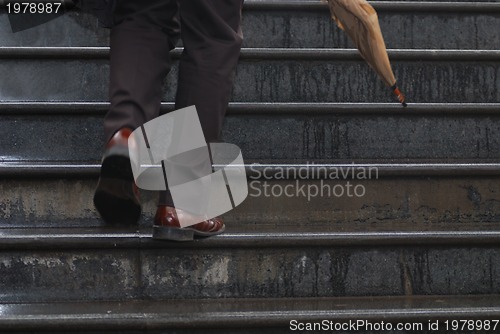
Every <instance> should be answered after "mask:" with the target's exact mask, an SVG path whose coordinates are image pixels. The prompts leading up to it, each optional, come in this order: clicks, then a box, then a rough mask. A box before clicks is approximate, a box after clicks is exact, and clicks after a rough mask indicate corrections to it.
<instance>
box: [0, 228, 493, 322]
mask: <svg viewBox="0 0 500 334" xmlns="http://www.w3.org/2000/svg"><path fill="white" fill-rule="evenodd" d="M0 240H1V241H2V243H1V245H2V246H1V250H0V269H1V271H2V276H1V277H0V287H1V291H2V303H32V302H33V303H34V302H37V303H40V302H42V303H43V302H56V301H106V300H120V301H125V300H134V299H145V300H162V299H198V298H285V297H316V298H318V297H367V296H405V295H406V296H415V295H436V296H437V295H456V296H459V295H462V296H465V295H474V294H478V295H488V294H500V279H499V277H500V276H499V271H500V267H499V265H498V261H496V259H498V256H500V248H499V247H498V245H499V240H500V230H499V229H498V224H497V225H494V224H484V225H483V226H481V227H478V226H476V228H475V229H464V230H439V229H438V230H436V229H427V230H418V231H417V230H414V229H412V230H398V229H393V230H385V229H383V228H380V227H378V226H376V225H372V226H371V227H367V228H366V229H365V230H364V231H362V232H360V231H356V230H348V229H339V228H337V227H336V226H330V228H323V227H322V228H312V227H302V228H301V227H290V226H267V227H259V228H256V227H255V226H254V227H247V228H243V227H239V228H236V227H231V226H230V225H228V231H227V233H226V234H223V235H221V236H217V237H213V238H210V239H206V240H199V241H194V242H190V243H174V242H160V241H153V240H152V239H150V230H149V229H147V230H145V231H144V230H134V229H130V230H123V229H122V230H117V229H114V230H113V229H84V230H82V229H24V230H20V229H5V230H4V229H2V230H0ZM457 273H460V275H457ZM485 297H486V296H485ZM458 305H460V304H457V306H458ZM462 306H463V305H462ZM0 318H1V319H3V320H0V326H2V323H1V321H4V320H5V319H6V313H5V312H3V313H2V317H0ZM2 328H5V327H2Z"/></svg>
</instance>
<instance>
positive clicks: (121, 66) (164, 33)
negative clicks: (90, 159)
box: [104, 0, 243, 205]
mask: <svg viewBox="0 0 500 334" xmlns="http://www.w3.org/2000/svg"><path fill="white" fill-rule="evenodd" d="M242 5H243V0H117V1H116V7H115V10H114V18H113V20H114V26H113V28H112V30H111V55H110V57H111V58H110V66H111V77H110V90H109V96H110V101H111V106H110V109H109V111H108V113H107V114H106V117H105V119H104V132H105V137H106V142H107V141H108V140H109V139H110V138H111V137H112V136H113V134H114V133H115V132H116V131H118V130H119V129H121V128H124V127H128V128H131V129H136V128H137V127H139V126H141V125H142V124H144V123H145V122H148V121H149V120H151V119H153V118H155V117H157V116H159V114H160V103H161V99H162V86H163V80H164V78H165V76H166V75H167V73H168V72H169V71H170V67H171V58H170V55H169V52H170V50H172V49H173V48H174V47H175V45H176V44H177V42H178V40H179V38H181V39H182V43H183V46H184V52H183V54H182V57H181V60H180V64H179V78H178V89H177V94H176V100H175V108H176V109H181V108H184V107H188V106H191V105H195V106H196V108H197V110H198V115H199V118H200V122H201V126H202V128H203V132H204V134H205V139H206V140H207V142H213V141H216V140H217V139H218V137H219V135H220V132H221V129H222V123H223V120H224V115H225V112H226V109H227V104H228V101H229V97H230V94H231V88H232V84H233V76H234V69H235V67H236V64H237V61H238V57H239V54H240V49H241V43H242V33H241V8H242ZM160 204H166V205H173V203H172V198H171V196H170V193H169V192H168V191H167V192H162V193H160Z"/></svg>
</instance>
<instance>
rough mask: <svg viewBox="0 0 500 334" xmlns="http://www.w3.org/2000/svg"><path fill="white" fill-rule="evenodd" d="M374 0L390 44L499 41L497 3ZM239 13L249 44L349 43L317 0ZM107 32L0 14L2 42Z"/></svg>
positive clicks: (85, 40)
mask: <svg viewBox="0 0 500 334" xmlns="http://www.w3.org/2000/svg"><path fill="white" fill-rule="evenodd" d="M372 3H373V5H374V6H375V8H376V9H377V10H378V12H379V17H380V21H381V27H382V30H383V32H384V35H385V39H386V42H387V45H388V46H389V47H390V48H417V49H422V48H431V49H443V48H448V49H494V48H498V45H499V43H500V39H499V36H498V34H496V31H498V30H500V26H499V23H498V22H499V20H498V17H499V15H500V3H498V1H481V2H477V1H476V2H466V1H452V2H451V1H450V2H442V1H433V2H422V1H373V2H372ZM243 17H244V21H243V30H244V34H245V46H247V47H295V48H297V47H299V48H301V47H336V48H345V47H350V46H351V44H350V43H349V42H348V41H347V38H346V37H345V34H343V33H341V32H340V30H338V29H337V28H336V27H335V26H334V24H333V23H332V22H331V20H330V17H329V13H328V10H327V7H326V6H325V5H324V4H322V3H321V2H320V1H319V0H313V1H303V0H302V1H283V0H279V1H276V0H265V1H255V0H254V1H252V0H246V1H245V8H244V16H243ZM60 27H64V29H60ZM495 27H496V28H495ZM263 32H266V33H263ZM108 33H109V32H108V31H107V30H105V29H102V28H99V27H98V24H97V22H96V19H95V18H94V17H92V16H89V15H84V14H82V13H79V12H72V13H70V14H66V15H64V16H63V17H61V18H59V19H57V20H54V21H51V22H49V23H47V24H44V25H41V26H38V27H35V28H32V29H29V30H26V31H23V32H18V33H16V34H12V33H11V32H10V26H9V23H8V19H7V15H5V14H1V15H0V44H1V45H2V46H107V45H108V44H109V38H108Z"/></svg>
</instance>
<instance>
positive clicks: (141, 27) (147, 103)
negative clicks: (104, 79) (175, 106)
mask: <svg viewBox="0 0 500 334" xmlns="http://www.w3.org/2000/svg"><path fill="white" fill-rule="evenodd" d="M177 1H178V0H171V1H168V0H157V1H149V2H146V3H144V2H142V1H136V0H118V1H117V5H116V9H115V12H114V21H115V25H114V27H113V28H112V31H111V53H110V67H111V68H110V89H109V94H110V101H111V105H110V109H109V111H108V113H107V114H106V117H105V119H104V132H105V138H106V143H107V144H106V148H105V153H104V157H103V161H102V167H101V177H100V179H99V183H98V186H97V189H96V193H95V196H94V204H95V206H96V208H97V210H98V211H99V213H100V214H101V216H102V217H103V219H104V220H105V221H106V222H107V223H113V224H133V223H136V222H137V220H138V219H139V216H140V213H141V208H140V203H139V199H138V195H137V188H136V187H135V184H134V181H133V175H132V170H131V166H130V159H129V155H128V137H129V136H130V134H131V132H132V131H133V130H135V129H136V128H137V127H139V126H141V125H142V124H144V123H145V122H147V121H149V120H151V119H153V118H155V117H157V116H158V115H159V112H160V104H161V98H162V83H163V79H164V77H165V76H166V74H167V73H168V71H169V70H170V63H171V61H170V55H169V51H170V50H171V49H172V48H173V47H174V46H175V44H176V42H177V39H178V37H179V36H178V35H179V21H178V2H177Z"/></svg>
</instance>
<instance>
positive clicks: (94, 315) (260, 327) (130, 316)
mask: <svg viewBox="0 0 500 334" xmlns="http://www.w3.org/2000/svg"><path fill="white" fill-rule="evenodd" d="M498 299H499V297H498V296H471V297H454V296H442V297H400V298H395V297H382V298H321V299H316V298H315V299H304V298H296V299H223V300H203V299H202V300H195V301H177V300H176V301H171V300H165V301H158V302H151V301H141V300H137V301H131V302H107V303H51V304H2V305H1V307H2V309H3V310H4V312H3V315H2V317H1V318H0V326H1V327H2V328H5V329H7V330H11V331H14V330H15V331H16V333H17V332H18V331H29V332H30V333H39V332H40V331H44V330H51V331H54V330H55V331H61V330H65V331H75V330H78V331H79V332H82V333H88V332H92V333H96V331H102V333H115V332H116V333H117V332H120V333H123V330H127V331H134V332H130V333H143V332H144V331H148V333H149V332H151V333H155V334H156V333H160V332H161V333H209V334H213V333H237V334H242V333H289V332H290V331H291V330H292V329H294V330H299V328H306V327H305V326H314V324H313V323H318V324H321V323H322V321H323V320H325V323H326V324H327V326H331V327H326V328H327V329H332V332H335V333H349V332H352V331H350V330H349V327H348V326H350V324H349V323H355V324H357V320H360V321H361V322H360V323H359V327H354V330H356V331H362V332H363V333H376V332H380V330H381V328H383V329H385V330H387V329H388V328H392V330H393V331H391V332H394V330H395V329H396V328H398V326H401V328H407V330H404V329H403V330H398V331H395V332H397V333H411V332H415V331H418V332H419V333H433V332H436V331H437V330H439V333H451V332H454V333H465V332H466V331H453V328H452V325H458V327H459V328H460V326H461V323H460V322H458V323H453V322H452V320H460V319H470V320H485V321H486V320H489V321H488V322H478V327H477V328H479V326H480V325H482V324H486V323H488V324H489V325H490V326H491V328H493V326H495V325H496V324H497V322H496V320H497V319H498V316H499V314H500V305H499V303H498ZM293 320H295V321H293ZM382 322H383V323H382ZM307 323H309V325H307ZM431 324H432V326H431ZM447 324H448V330H447V327H446V325H447ZM389 325H390V326H391V327H387V326H389ZM435 325H437V326H438V327H437V328H435V327H433V326H435ZM471 325H472V326H473V327H474V328H476V327H475V322H471ZM316 326H318V325H316ZM335 326H339V328H337V329H339V330H336V327H335ZM342 326H347V327H344V328H346V329H347V330H345V331H343V330H342V329H341V328H342ZM429 327H430V329H429ZM496 327H498V326H496ZM316 328H318V327H316ZM433 328H434V329H433ZM481 328H483V327H481ZM351 329H352V328H351ZM433 330H434V331H433ZM21 333H25V332H21ZM99 333H101V332H99ZM127 333H129V332H127Z"/></svg>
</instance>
